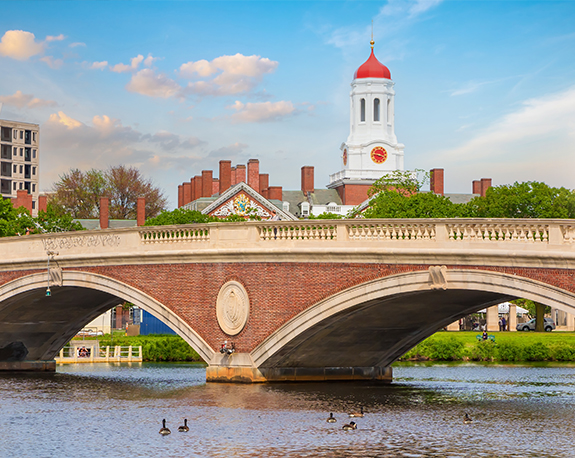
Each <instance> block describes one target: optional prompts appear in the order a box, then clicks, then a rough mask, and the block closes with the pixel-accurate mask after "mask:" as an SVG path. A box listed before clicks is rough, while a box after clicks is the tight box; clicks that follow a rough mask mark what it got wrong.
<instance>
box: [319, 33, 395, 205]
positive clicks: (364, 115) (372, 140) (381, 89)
mask: <svg viewBox="0 0 575 458" xmlns="http://www.w3.org/2000/svg"><path fill="white" fill-rule="evenodd" d="M370 44H371V55H370V56H369V59H367V61H366V62H365V63H364V64H363V65H362V66H361V67H359V68H358V69H357V71H356V72H355V75H354V79H353V81H352V83H351V93H350V132H349V136H348V138H347V141H346V142H345V143H342V145H341V147H340V150H341V152H342V155H341V159H342V170H341V171H340V172H337V173H334V174H333V175H330V184H329V185H328V188H340V187H342V186H343V187H344V188H342V189H339V191H340V195H341V196H342V199H343V200H346V199H345V195H346V194H347V195H350V192H349V191H350V187H351V186H354V185H355V186H361V187H365V188H366V189H368V188H369V187H370V186H371V185H372V184H373V183H374V182H375V181H376V180H378V179H379V178H381V177H382V176H383V175H385V174H386V173H388V172H392V171H394V170H403V149H404V145H403V144H401V143H398V142H397V137H396V136H395V115H394V109H395V91H394V90H393V86H394V83H393V81H392V80H391V73H390V71H389V69H388V68H387V67H386V66H385V65H383V64H382V63H381V62H379V61H378V60H377V58H376V57H375V54H374V52H373V45H374V42H373V39H372V41H371V43H370ZM345 188H348V189H347V192H344V189H345ZM357 191H358V189H355V191H354V194H358V192H357ZM365 196H366V198H367V191H366V192H365ZM352 200H357V199H352ZM364 200H365V199H364ZM358 203H360V202H358ZM351 205H356V203H351Z"/></svg>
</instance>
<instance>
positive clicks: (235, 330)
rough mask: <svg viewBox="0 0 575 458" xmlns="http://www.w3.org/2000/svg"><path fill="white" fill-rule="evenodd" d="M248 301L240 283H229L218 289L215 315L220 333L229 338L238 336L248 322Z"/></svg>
mask: <svg viewBox="0 0 575 458" xmlns="http://www.w3.org/2000/svg"><path fill="white" fill-rule="evenodd" d="M249 314H250V300H249V298H248V293H247V291H246V290H245V288H244V287H243V285H242V284H241V283H238V282H237V281H233V280H232V281H229V282H227V283H226V284H225V285H224V286H222V287H221V288H220V292H219V293H218V300H217V302H216V315H217V317H218V324H219V325H220V328H222V331H224V332H225V333H226V334H228V335H230V336H235V335H236V334H239V333H240V332H241V330H242V329H243V328H244V326H245V325H246V323H247V321H248V316H249Z"/></svg>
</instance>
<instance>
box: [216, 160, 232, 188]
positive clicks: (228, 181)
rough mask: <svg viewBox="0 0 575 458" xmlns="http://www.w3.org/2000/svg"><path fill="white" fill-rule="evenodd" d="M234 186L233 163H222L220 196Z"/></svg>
mask: <svg viewBox="0 0 575 458" xmlns="http://www.w3.org/2000/svg"><path fill="white" fill-rule="evenodd" d="M231 186H232V161H220V191H219V192H220V194H223V193H224V191H227V190H228V189H230V187H231Z"/></svg>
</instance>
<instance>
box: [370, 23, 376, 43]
mask: <svg viewBox="0 0 575 458" xmlns="http://www.w3.org/2000/svg"><path fill="white" fill-rule="evenodd" d="M369 44H370V45H371V49H373V45H374V44H375V41H373V19H372V20H371V41H370V42H369Z"/></svg>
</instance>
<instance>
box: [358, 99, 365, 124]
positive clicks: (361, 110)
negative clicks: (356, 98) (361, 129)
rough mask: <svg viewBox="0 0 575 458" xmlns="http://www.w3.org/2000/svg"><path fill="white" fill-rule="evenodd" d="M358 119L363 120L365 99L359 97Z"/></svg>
mask: <svg viewBox="0 0 575 458" xmlns="http://www.w3.org/2000/svg"><path fill="white" fill-rule="evenodd" d="M359 121H360V122H365V99H361V106H360V115H359Z"/></svg>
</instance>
